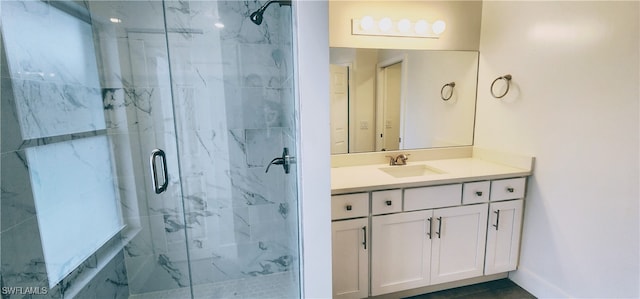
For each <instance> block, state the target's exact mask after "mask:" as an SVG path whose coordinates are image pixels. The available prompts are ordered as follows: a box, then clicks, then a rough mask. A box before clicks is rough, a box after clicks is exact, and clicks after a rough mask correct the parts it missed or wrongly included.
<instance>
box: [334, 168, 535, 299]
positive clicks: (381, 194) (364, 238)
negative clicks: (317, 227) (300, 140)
mask: <svg viewBox="0 0 640 299" xmlns="http://www.w3.org/2000/svg"><path fill="white" fill-rule="evenodd" d="M525 184H526V178H525V177H519V178H507V179H497V180H486V179H485V180H480V181H477V180H475V181H474V180H471V179H469V180H460V181H458V182H454V183H451V184H443V185H435V186H425V187H420V186H417V187H413V186H410V187H406V188H397V189H391V190H372V191H370V192H363V193H356V194H347V195H334V196H332V220H333V222H332V228H333V237H332V240H333V245H332V247H333V294H334V298H366V297H368V296H378V295H384V294H390V293H395V292H402V291H407V290H412V289H416V288H423V287H427V288H425V289H430V288H432V287H433V288H440V287H442V286H443V285H442V284H444V283H453V284H454V285H456V286H457V285H458V284H459V285H465V283H466V284H469V283H472V281H477V279H478V278H480V277H482V276H488V275H492V274H500V273H506V272H508V271H512V270H515V269H516V266H517V263H518V254H519V244H520V232H521V227H522V209H523V202H524V201H523V198H524V193H525ZM369 224H370V226H369ZM369 228H370V229H369ZM487 279H495V278H491V277H487ZM452 286H453V285H452ZM414 291H415V290H414Z"/></svg>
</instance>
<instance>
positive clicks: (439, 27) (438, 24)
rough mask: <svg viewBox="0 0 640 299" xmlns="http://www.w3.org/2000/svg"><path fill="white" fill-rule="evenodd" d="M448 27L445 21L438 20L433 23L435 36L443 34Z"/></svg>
mask: <svg viewBox="0 0 640 299" xmlns="http://www.w3.org/2000/svg"><path fill="white" fill-rule="evenodd" d="M446 27H447V25H446V24H445V23H444V21H441V20H437V21H435V22H434V23H433V28H432V29H433V33H435V34H441V33H442V32H444V29H445V28H446Z"/></svg>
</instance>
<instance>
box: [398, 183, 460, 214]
mask: <svg viewBox="0 0 640 299" xmlns="http://www.w3.org/2000/svg"><path fill="white" fill-rule="evenodd" d="M461 201H462V184H452V185H443V186H434V187H423V188H412V189H405V190H404V210H405V211H415V210H424V209H433V208H440V207H450V206H457V205H460V203H461Z"/></svg>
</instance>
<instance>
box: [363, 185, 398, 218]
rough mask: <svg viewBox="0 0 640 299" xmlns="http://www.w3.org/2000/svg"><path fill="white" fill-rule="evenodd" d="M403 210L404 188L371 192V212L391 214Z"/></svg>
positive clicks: (374, 213) (373, 213)
mask: <svg viewBox="0 0 640 299" xmlns="http://www.w3.org/2000/svg"><path fill="white" fill-rule="evenodd" d="M401 211H402V190H400V189H397V190H387V191H376V192H372V193H371V214H372V215H380V214H389V213H396V212H401Z"/></svg>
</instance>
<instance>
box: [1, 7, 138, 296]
mask: <svg viewBox="0 0 640 299" xmlns="http://www.w3.org/2000/svg"><path fill="white" fill-rule="evenodd" d="M2 13H3V15H2V19H3V28H2V29H3V30H2V39H3V47H2V55H1V59H2V60H1V62H0V64H1V74H0V79H1V80H2V82H1V84H2V90H1V95H0V97H1V99H0V105H1V107H0V112H1V114H2V115H1V117H0V118H1V120H2V123H1V153H0V159H1V162H0V166H1V171H0V173H1V174H2V175H1V179H0V189H1V195H0V196H1V198H0V207H1V213H2V215H1V224H0V239H1V240H2V242H1V243H0V244H1V245H2V246H1V250H0V256H1V259H0V260H1V261H2V263H1V266H0V267H1V271H0V273H1V277H0V281H1V285H2V286H3V287H8V288H12V287H13V288H15V287H26V288H40V290H44V289H45V288H46V294H43V295H42V296H39V297H40V298H65V297H73V296H76V295H78V294H82V293H84V294H92V296H98V297H113V298H123V297H126V296H127V295H128V293H129V290H128V287H127V285H128V283H127V275H126V271H125V267H124V266H125V264H124V256H123V254H122V251H121V250H122V242H121V240H120V236H115V237H113V238H111V239H110V240H108V241H106V243H104V244H102V246H101V247H100V248H99V249H98V250H97V251H95V252H93V253H91V254H90V255H89V256H88V257H86V258H83V259H82V261H81V263H80V264H79V265H77V266H75V265H74V266H73V268H75V270H73V271H72V272H71V273H70V274H68V275H64V278H63V279H62V280H61V281H60V282H59V283H57V284H56V285H55V286H54V287H52V288H50V287H49V284H50V280H52V279H53V280H54V281H57V279H58V278H59V277H60V276H52V275H51V274H52V273H48V272H47V271H48V267H47V266H48V265H47V264H46V263H47V262H50V260H49V261H47V258H45V257H46V256H47V254H46V252H45V251H43V248H45V249H46V248H47V246H49V245H55V242H57V241H59V240H55V242H53V243H52V242H48V241H47V244H43V243H42V240H45V241H46V238H47V236H48V237H51V236H55V234H58V233H59V231H60V230H63V233H66V234H68V235H69V236H72V235H76V236H78V232H72V231H65V230H73V229H77V228H80V227H83V226H84V227H90V223H91V221H87V219H82V218H83V217H85V218H87V217H88V218H92V217H91V216H92V215H98V214H96V213H99V215H100V216H108V215H107V213H104V211H93V212H92V211H88V210H86V209H88V208H91V206H90V205H86V206H84V209H85V210H83V211H84V212H85V213H86V214H83V212H74V213H70V212H71V211H73V208H74V207H75V208H76V209H77V208H82V207H80V206H74V207H71V208H70V209H68V210H66V211H64V210H65V209H58V208H59V207H64V205H63V204H64V202H65V200H69V199H71V198H72V197H73V196H77V194H73V195H72V194H71V193H66V194H65V193H64V192H65V191H69V190H71V189H72V188H74V187H73V186H71V185H67V187H68V188H62V187H63V186H64V183H65V181H60V183H62V184H60V185H57V186H59V188H53V189H52V187H51V183H52V182H55V180H59V179H63V178H65V177H72V176H73V175H74V174H75V175H76V176H77V177H76V182H74V183H75V184H77V189H78V190H80V189H83V190H85V191H86V193H85V194H83V195H82V196H81V197H76V199H85V201H83V203H91V202H92V201H93V202H95V203H98V202H100V203H103V204H106V203H108V202H109V201H116V200H123V202H125V198H126V197H122V198H120V197H118V195H117V194H115V193H119V192H118V186H116V185H114V184H113V179H114V177H113V176H110V175H108V174H109V173H111V172H112V171H113V169H112V168H111V166H112V165H111V163H110V162H109V160H110V159H112V156H111V153H113V151H114V148H113V147H112V146H109V147H107V148H104V145H105V144H107V143H106V142H105V141H106V140H108V139H110V138H111V137H110V136H108V135H106V134H104V131H105V129H107V127H106V122H105V115H104V113H103V112H102V105H101V99H100V98H101V96H100V91H99V86H98V82H97V75H98V74H97V72H96V68H95V63H93V66H94V67H93V68H91V59H93V61H95V55H94V54H93V52H85V53H84V54H83V58H85V59H88V60H87V62H86V63H84V62H82V61H80V62H79V64H73V63H65V61H63V60H59V59H60V58H63V57H65V55H67V52H65V51H60V48H62V47H53V45H55V43H54V44H49V46H47V49H43V48H42V47H40V48H35V47H37V46H38V45H36V44H33V43H34V42H35V41H34V39H36V38H34V37H33V34H34V32H35V33H38V32H41V31H42V28H53V29H54V30H55V29H56V28H57V29H60V28H58V27H56V26H58V25H60V24H59V23H57V20H60V18H61V17H60V16H61V12H60V11H58V10H56V9H52V8H51V7H49V6H48V5H46V4H44V3H43V2H28V3H23V2H18V1H3V3H2ZM62 18H63V19H64V18H65V17H62ZM34 19H35V20H34ZM11 20H13V21H17V23H16V22H14V23H12V21H11ZM21 22H22V23H21ZM64 22H67V23H66V27H69V26H71V27H73V26H75V25H74V23H75V22H76V21H73V19H72V18H68V16H67V17H66V20H65V21H63V22H62V23H64ZM63 27H64V26H63ZM86 28H90V27H88V26H78V28H77V29H78V32H75V31H74V34H71V33H70V32H68V31H65V32H66V33H67V35H66V36H65V37H64V38H63V39H60V40H57V42H58V45H65V46H67V47H68V48H67V49H68V50H70V48H69V47H78V46H79V45H80V44H83V45H82V46H80V48H79V49H76V52H74V51H69V52H68V53H76V54H77V53H78V52H77V51H80V52H82V51H84V50H87V48H89V49H92V48H93V47H92V46H89V44H91V42H90V41H91V40H92V35H91V30H90V29H89V30H86ZM18 29H19V30H18ZM17 31H20V34H21V35H22V36H16V35H15V33H16V32H17ZM7 33H8V35H7ZM12 34H13V35H12ZM51 38H53V39H55V36H46V37H43V38H42V39H40V40H39V41H38V42H44V43H46V42H50V39H51ZM7 48H10V49H11V50H10V51H9V50H7ZM52 48H55V49H52ZM92 50H93V49H92ZM73 55H75V54H73ZM7 57H10V59H7ZM74 61H77V60H74ZM82 65H84V67H85V68H83V66H82ZM83 72H88V73H84V74H83ZM79 74H80V75H79ZM96 138H97V139H96ZM98 139H99V140H100V141H99V142H95V141H96V140H98ZM98 144H102V146H101V152H102V154H101V155H100V157H99V159H95V158H96V157H94V156H92V155H91V154H90V153H87V152H83V151H85V150H89V152H94V151H93V150H91V147H92V146H96V145H98ZM29 151H31V153H32V155H31V157H29V153H28V152H29ZM57 154H63V155H68V156H66V157H64V159H72V160H70V161H71V162H74V163H78V165H80V164H83V165H84V166H83V167H85V170H78V169H71V167H70V166H71V165H64V166H56V167H51V165H45V164H46V163H47V162H63V161H62V158H63V157H62V156H58V159H57V160H56V157H55V155H57ZM37 156H40V157H37ZM45 156H51V159H52V160H47V159H42V157H45ZM71 156H72V157H71ZM38 160H39V161H38ZM41 162H45V164H42V163H41ZM92 163H94V164H92ZM67 166H68V167H67ZM65 167H67V168H65ZM94 167H102V169H101V171H99V172H97V171H96V172H94V173H93V174H95V175H96V176H94V179H88V177H82V174H81V172H84V173H86V171H87V169H88V168H94ZM42 171H45V172H50V171H54V172H55V173H48V174H46V175H45V173H44V172H42ZM104 175H107V177H105V176H104ZM66 183H69V182H68V181H67V182H66ZM48 184H49V185H48ZM100 188H102V189H100ZM47 190H49V191H51V192H49V191H47ZM100 190H102V191H100ZM57 191H60V192H59V193H58V192H57ZM38 193H39V195H38ZM96 193H100V194H102V195H105V196H106V198H102V199H99V198H100V196H99V194H96ZM93 194H96V195H98V196H93ZM43 195H44V196H43ZM38 198H40V200H43V199H44V200H55V201H58V203H59V204H54V205H51V206H50V207H46V206H44V205H42V203H43V202H42V201H41V202H40V206H38V204H37V203H38V201H37V199H38ZM86 199H89V200H86ZM105 200H106V201H105ZM112 204H113V202H112ZM104 207H105V206H103V207H102V208H104ZM52 208H53V209H58V210H59V211H60V212H62V214H59V215H64V214H65V213H66V214H67V215H68V216H69V217H67V218H65V222H66V224H65V223H62V222H60V223H53V224H54V225H70V226H66V227H64V226H60V227H59V229H57V230H56V231H54V232H53V233H52V232H45V231H43V230H42V229H41V227H42V225H46V223H44V222H46V220H47V219H45V218H42V217H47V216H52V215H55V213H50V210H51V209H52ZM110 208H113V206H110ZM41 212H42V213H41ZM67 212H69V213H67ZM38 213H40V214H38ZM74 215H75V216H77V219H75V220H77V222H79V223H76V224H75V225H74V224H73V223H72V221H69V220H70V218H71V217H74ZM111 215H115V216H116V218H111V219H109V221H115V222H114V223H115V224H116V225H117V222H119V220H120V219H118V218H119V212H115V213H112V214H111ZM105 220H106V218H105ZM40 222H43V223H40ZM49 227H51V226H47V228H49ZM96 235H97V234H96ZM96 244H97V243H96ZM43 245H47V246H43ZM73 247H74V249H77V248H75V247H76V246H73ZM49 249H51V248H50V247H49ZM89 251H90V252H92V251H93V250H91V249H89ZM51 258H52V257H51V256H49V259H51ZM65 259H66V257H65ZM69 262H70V263H73V264H76V263H77V262H79V261H69ZM52 269H53V270H56V271H57V270H58V269H66V270H62V271H64V272H66V271H68V270H69V268H64V267H62V268H52ZM52 269H49V271H51V270H52ZM23 295H24V294H20V292H16V293H14V294H3V298H23Z"/></svg>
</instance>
